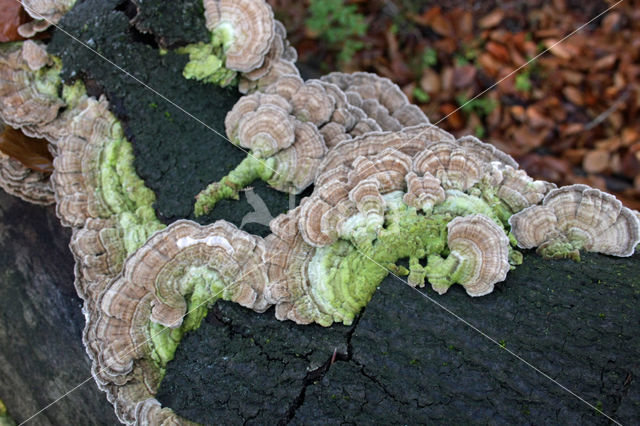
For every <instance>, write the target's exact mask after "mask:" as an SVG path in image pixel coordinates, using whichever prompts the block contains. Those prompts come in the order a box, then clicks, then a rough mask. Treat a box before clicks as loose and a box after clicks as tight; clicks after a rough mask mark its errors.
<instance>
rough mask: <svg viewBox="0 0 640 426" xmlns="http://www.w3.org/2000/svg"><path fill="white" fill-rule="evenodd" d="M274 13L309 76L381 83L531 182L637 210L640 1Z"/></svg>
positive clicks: (400, 5) (387, 4) (396, 0)
mask: <svg viewBox="0 0 640 426" xmlns="http://www.w3.org/2000/svg"><path fill="white" fill-rule="evenodd" d="M269 3H271V5H272V6H273V8H274V11H275V15H276V17H277V18H278V19H280V20H281V21H283V22H284V24H285V26H286V28H287V30H288V32H289V40H290V41H291V42H292V44H293V45H294V46H295V47H296V49H297V50H298V53H299V56H300V59H299V62H300V64H301V67H302V69H303V70H311V73H310V74H312V73H313V70H320V71H321V72H322V73H326V72H330V71H335V70H340V71H346V72H351V71H369V72H376V73H378V74H380V75H382V76H385V77H388V78H390V79H391V80H393V81H394V82H396V83H397V84H399V85H400V86H401V87H402V89H403V90H404V92H405V93H406V94H407V96H408V97H409V99H410V100H411V101H412V102H415V103H417V104H418V105H420V107H421V108H422V109H423V110H424V112H425V113H426V114H427V116H428V117H429V119H430V120H431V121H432V122H433V123H438V125H439V126H441V127H443V128H445V129H446V130H448V131H450V132H452V133H453V134H455V135H463V134H475V135H476V136H478V137H479V138H481V139H482V140H484V141H486V142H490V143H492V144H494V145H496V146H497V147H499V148H500V149H502V150H504V151H506V152H508V153H509V154H511V155H513V156H514V157H515V158H516V160H518V162H519V163H520V164H521V165H522V167H523V168H524V169H525V170H527V172H529V174H531V175H533V176H535V177H537V178H542V179H546V180H549V181H553V182H555V183H557V184H569V183H586V184H588V185H591V186H594V187H597V188H599V189H602V190H605V191H608V192H612V193H614V194H615V195H616V196H618V197H619V198H620V199H622V200H623V202H624V203H625V204H626V205H628V206H629V207H631V208H635V209H640V120H639V119H638V118H639V109H638V108H639V106H640V85H639V84H638V82H639V81H640V19H639V18H640V7H638V6H640V1H637V0H636V1H629V0H625V1H622V2H620V3H619V4H617V5H616V6H615V7H613V8H612V9H611V10H609V11H608V12H606V13H603V12H605V11H607V9H608V8H610V7H611V6H613V5H614V4H615V2H614V1H590V2H586V4H583V2H578V1H575V0H553V1H538V0H529V1H508V2H498V1H495V0H485V1H480V2H477V1H474V2H471V1H467V0H455V1H450V2H446V5H443V6H439V5H438V3H440V2H435V1H415V0H393V1H380V0H374V1H361V0H355V1H354V0H345V1H343V0H323V1H320V0H307V1H293V0H269ZM594 18H595V19H594ZM587 23H588V24H587ZM584 24H587V25H586V26H585V27H584V28H583V29H581V30H580V31H578V32H576V33H575V34H574V35H572V36H570V37H568V38H567V39H566V40H563V39H564V37H565V36H567V35H569V34H571V33H572V32H573V31H575V30H576V29H578V28H580V27H581V26H583V25H584ZM560 41H561V42H560ZM557 42H560V43H558V44H556V43H557ZM549 48H550V50H549V51H548V52H545V50H546V49H549ZM543 52H544V53H543ZM538 55H540V56H539V57H538ZM533 58H536V60H534V61H532V62H531V63H529V64H528V65H527V66H524V67H523V68H522V69H520V67H521V66H522V65H524V64H526V63H528V61H530V60H531V59H533ZM514 71H516V72H514ZM470 100H472V101H471V102H469V101H470Z"/></svg>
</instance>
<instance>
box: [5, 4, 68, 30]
mask: <svg viewBox="0 0 640 426" xmlns="http://www.w3.org/2000/svg"><path fill="white" fill-rule="evenodd" d="M75 2H76V0H21V1H20V3H22V7H24V10H26V11H27V13H28V14H29V15H31V17H32V18H33V21H29V22H26V23H24V24H22V25H21V26H20V27H19V28H18V34H20V35H21V36H22V37H24V38H29V37H33V36H34V35H36V34H37V33H39V32H42V31H45V30H46V29H47V28H49V26H50V25H51V24H54V25H55V24H57V23H58V22H59V21H60V19H62V17H63V16H64V14H65V13H67V12H68V11H69V10H71V8H72V7H73V5H74V4H75Z"/></svg>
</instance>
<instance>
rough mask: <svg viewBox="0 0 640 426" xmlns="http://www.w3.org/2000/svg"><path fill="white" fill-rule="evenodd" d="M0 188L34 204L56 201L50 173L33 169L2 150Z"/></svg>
mask: <svg viewBox="0 0 640 426" xmlns="http://www.w3.org/2000/svg"><path fill="white" fill-rule="evenodd" d="M0 188H2V189H4V190H5V191H6V192H7V193H9V194H11V195H15V196H16V197H19V198H21V199H22V200H24V201H28V202H30V203H33V204H42V205H48V204H53V203H54V202H55V199H54V196H53V189H52V188H51V182H50V181H49V175H48V174H45V173H42V172H38V171H35V170H32V169H30V168H28V167H26V166H24V165H23V164H22V163H21V162H19V161H18V160H16V159H14V158H12V157H10V156H8V155H6V154H5V153H3V152H2V151H0Z"/></svg>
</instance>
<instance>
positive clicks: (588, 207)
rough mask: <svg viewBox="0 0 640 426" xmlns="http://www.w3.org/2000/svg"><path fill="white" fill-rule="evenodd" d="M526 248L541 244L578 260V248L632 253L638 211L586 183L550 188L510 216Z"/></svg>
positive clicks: (547, 253)
mask: <svg viewBox="0 0 640 426" xmlns="http://www.w3.org/2000/svg"><path fill="white" fill-rule="evenodd" d="M509 223H510V224H511V229H512V232H513V234H514V236H515V237H516V239H517V240H518V246H519V247H522V248H534V247H537V248H538V249H537V252H538V253H539V254H541V255H542V256H544V257H546V258H555V259H558V258H571V259H574V260H580V250H587V251H590V252H595V253H603V254H608V255H611V256H623V257H625V256H631V255H632V254H633V252H634V250H635V248H636V246H637V245H638V244H639V243H640V231H639V226H640V222H638V217H637V215H636V214H635V213H634V212H633V211H631V210H629V209H628V208H626V207H624V206H623V205H622V203H621V202H620V201H619V200H617V199H616V198H615V197H614V196H613V195H611V194H607V193H604V192H601V191H599V190H597V189H594V188H591V187H588V186H586V185H570V186H565V187H562V188H558V189H556V190H554V191H551V192H550V193H549V194H548V195H547V196H546V197H545V198H544V200H543V201H542V204H541V205H534V206H531V207H529V208H527V209H524V210H523V211H521V212H520V213H518V214H516V215H513V216H512V217H511V218H510V219H509Z"/></svg>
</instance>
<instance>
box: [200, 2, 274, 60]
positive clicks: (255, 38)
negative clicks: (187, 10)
mask: <svg viewBox="0 0 640 426" xmlns="http://www.w3.org/2000/svg"><path fill="white" fill-rule="evenodd" d="M203 4H204V9H205V11H204V14H205V19H206V26H207V28H208V29H209V31H211V32H212V33H213V36H214V37H216V41H217V42H218V43H219V44H221V45H222V46H223V48H224V53H225V55H226V60H225V66H226V67H227V68H229V69H232V70H236V71H240V72H248V71H251V70H254V69H256V68H258V67H259V66H260V65H262V63H263V62H264V56H265V55H266V54H267V52H268V51H269V48H270V47H271V42H272V40H273V38H274V34H275V29H274V19H273V11H272V10H271V7H270V6H269V5H268V4H267V3H266V2H264V1H253V0H204V2H203Z"/></svg>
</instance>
